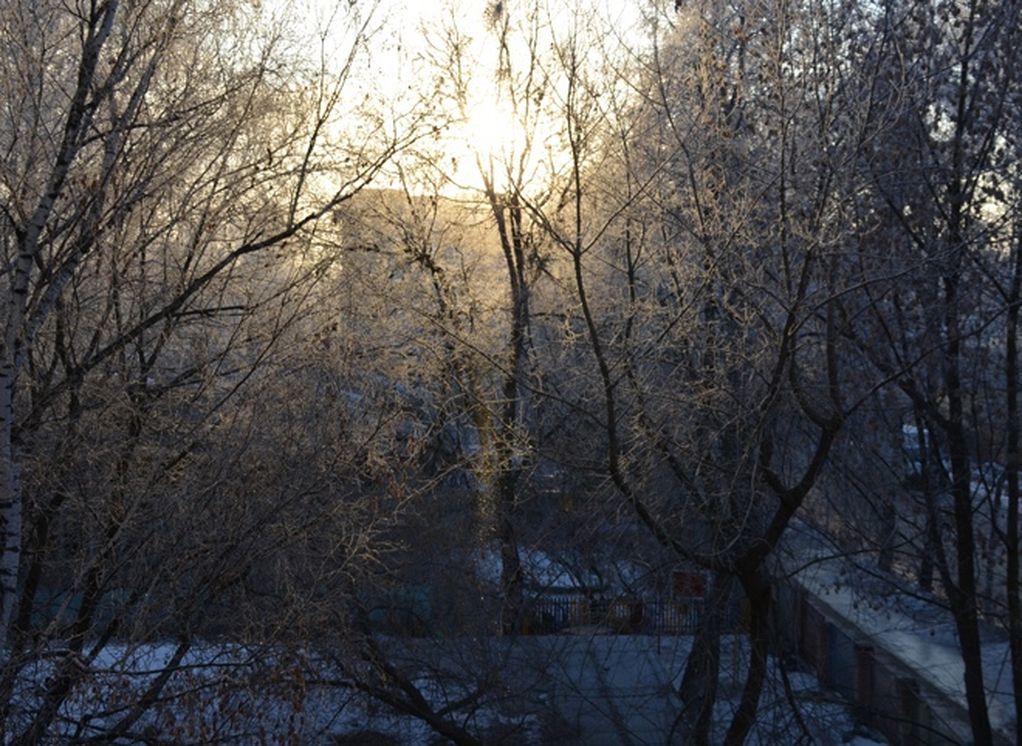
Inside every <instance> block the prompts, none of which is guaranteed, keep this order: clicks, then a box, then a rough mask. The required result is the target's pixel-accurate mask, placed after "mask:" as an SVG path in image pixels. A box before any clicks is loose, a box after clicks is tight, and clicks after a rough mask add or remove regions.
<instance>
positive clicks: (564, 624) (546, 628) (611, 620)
mask: <svg viewBox="0 0 1022 746" xmlns="http://www.w3.org/2000/svg"><path fill="white" fill-rule="evenodd" d="M701 615H702V601H701V600H700V599H685V600H675V599H668V600H664V599H652V600H646V599H639V598H620V599H614V600H603V599H588V598H581V597H579V598H576V597H552V598H538V599H533V600H531V601H530V602H529V604H528V608H527V614H526V619H525V623H524V625H523V630H522V631H523V632H524V633H525V634H532V635H552V634H558V633H561V632H565V631H569V630H572V629H573V628H574V629H579V628H587V627H592V628H602V629H603V630H604V631H611V632H616V633H619V634H663V635H689V634H694V633H695V631H696V629H697V627H698V626H699V619H700V617H701Z"/></svg>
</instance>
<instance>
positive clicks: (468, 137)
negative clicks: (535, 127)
mask: <svg viewBox="0 0 1022 746" xmlns="http://www.w3.org/2000/svg"><path fill="white" fill-rule="evenodd" d="M534 134H535V133H534V132H533V131H531V130H530V126H529V123H527V122H523V121H522V119H521V117H519V116H518V114H517V112H515V110H514V107H513V106H512V105H511V104H510V102H508V101H506V100H503V99H499V98H497V97H494V96H492V95H491V96H488V97H479V98H478V99H477V100H476V101H474V102H473V103H472V104H471V105H470V106H467V107H466V112H465V115H464V116H463V117H462V118H461V119H460V120H459V121H457V122H456V123H455V124H454V126H453V127H452V129H451V138H452V140H454V141H455V142H456V143H457V144H458V145H459V150H461V151H462V156H461V157H460V158H459V159H458V164H457V168H456V169H455V171H456V172H455V173H454V174H453V178H454V180H455V181H456V182H457V183H459V184H466V185H476V186H480V185H482V183H481V182H483V180H484V179H486V180H488V181H489V182H490V183H491V184H492V185H493V186H494V187H495V188H497V189H506V188H507V187H508V186H509V183H508V182H509V181H511V180H515V181H518V180H520V179H521V178H522V177H524V176H525V174H524V173H523V169H528V167H529V166H530V165H531V160H532V152H531V145H532V143H533V141H534V137H533V135H534Z"/></svg>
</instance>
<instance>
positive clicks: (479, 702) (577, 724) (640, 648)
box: [11, 635, 877, 746]
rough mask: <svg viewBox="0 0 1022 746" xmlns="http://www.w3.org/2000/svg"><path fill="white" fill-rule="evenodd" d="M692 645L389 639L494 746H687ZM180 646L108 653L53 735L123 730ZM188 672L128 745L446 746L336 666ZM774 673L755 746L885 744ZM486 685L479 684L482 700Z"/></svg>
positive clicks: (806, 684)
mask: <svg viewBox="0 0 1022 746" xmlns="http://www.w3.org/2000/svg"><path fill="white" fill-rule="evenodd" d="M691 644H692V639H691V638H690V637H684V636H670V637H653V636H639V635H636V636H622V635H589V636H583V635H561V636H545V637H519V638H495V639H492V640H483V641H480V640H460V641H459V640H447V641H442V640H381V645H383V646H384V647H386V648H387V653H388V656H389V657H390V659H391V660H392V661H393V662H395V663H396V664H397V665H399V666H400V667H401V668H402V670H405V671H409V672H411V678H412V681H414V683H415V685H416V687H417V688H418V689H419V691H420V692H421V693H422V695H423V696H424V698H425V700H426V701H428V702H429V703H430V705H431V706H432V707H433V708H434V709H436V710H437V711H442V712H444V713H445V716H446V717H448V718H449V719H450V720H451V721H452V722H454V723H455V724H457V725H458V726H459V727H464V728H466V729H467V730H470V731H471V732H473V733H475V734H477V735H480V736H481V737H482V738H483V740H484V741H485V742H487V743H508V744H546V743H558V744H586V745H587V746H588V745H593V746H599V745H600V744H608V745H610V744H615V745H616V744H636V745H638V744H667V743H680V742H681V738H680V735H679V733H678V716H679V713H680V711H681V704H682V703H681V702H680V701H679V699H678V697H677V695H676V691H677V685H678V682H679V680H680V676H681V673H682V671H683V668H684V664H685V660H686V658H687V656H688V653H689V650H690V647H691ZM744 646H745V640H744V639H743V638H740V637H725V638H724V639H723V641H722V653H723V661H722V667H721V677H720V700H719V702H718V705H717V710H716V720H717V722H718V731H719V733H718V735H723V729H724V728H725V726H726V724H727V722H728V721H729V720H730V716H731V714H732V713H733V712H734V709H735V708H736V707H737V702H738V699H739V697H740V694H741V684H742V677H743V663H742V661H743V660H744V654H745V647H744ZM174 650H175V646H174V645H171V644H163V645H146V646H143V647H139V648H135V649H133V650H129V649H127V648H122V647H120V646H110V647H109V648H108V649H107V650H106V651H104V653H103V654H102V655H100V656H99V657H97V658H96V659H95V660H94V661H93V662H92V664H91V665H90V670H91V672H92V675H91V676H89V677H88V681H89V683H88V685H86V686H83V687H81V688H79V689H78V690H77V691H76V692H75V693H74V695H73V696H72V697H71V698H70V699H69V700H68V702H67V704H66V705H65V706H64V707H63V708H62V709H61V711H60V714H59V717H58V719H57V723H56V728H57V730H58V731H59V733H57V734H55V735H58V736H59V737H60V738H64V739H72V740H83V739H87V738H89V737H93V736H100V735H101V734H102V733H104V732H105V731H107V730H108V729H109V728H111V727H113V726H115V725H116V724H117V723H119V722H123V721H124V719H125V716H128V715H130V714H131V712H132V710H131V705H132V703H133V702H134V701H136V700H137V698H138V695H139V694H140V692H142V691H143V690H144V689H145V688H146V686H147V685H148V684H149V683H150V682H152V681H153V680H154V678H155V677H156V676H157V675H158V674H159V672H160V671H161V670H162V669H163V668H164V667H166V665H167V664H168V662H171V660H172V658H173V656H174ZM181 662H182V664H183V668H182V670H181V671H180V672H179V673H177V674H175V676H174V678H173V679H172V681H171V682H170V683H169V684H168V686H167V688H166V691H165V692H164V693H163V695H162V696H161V697H160V698H159V699H158V700H157V701H156V702H155V703H154V704H153V706H152V707H151V708H149V709H148V710H147V711H146V712H145V713H144V714H142V715H141V716H140V717H138V718H137V720H134V721H132V722H131V723H130V724H129V726H128V727H126V728H125V730H124V733H123V738H122V741H123V742H133V741H135V740H137V739H140V738H141V739H156V740H171V741H174V742H209V741H212V740H237V741H239V742H253V743H256V742H267V743H274V742H283V741H285V740H288V739H295V740H297V741H298V742H301V743H312V744H315V743H332V744H344V743H347V744H374V743H375V744H409V745H417V744H433V743H439V742H443V739H438V738H437V736H436V734H435V732H434V731H433V730H432V729H431V728H430V727H429V726H428V725H426V724H425V723H424V722H423V721H422V720H420V719H416V718H414V717H411V716H409V715H405V714H400V713H397V712H395V711H393V710H392V709H390V708H388V707H386V706H384V705H383V704H381V703H380V702H379V701H377V700H375V699H373V698H371V697H368V696H367V695H365V694H364V693H362V692H360V691H357V690H356V689H354V688H353V687H351V686H350V683H351V682H350V681H348V680H347V679H346V677H345V676H344V675H343V674H342V673H340V670H341V669H340V668H339V667H338V665H337V662H328V661H326V660H325V659H323V658H315V659H314V658H313V657H312V656H311V655H283V654H281V655H276V654H271V653H268V651H266V650H257V649H249V648H244V647H241V646H222V647H219V648H215V647H212V646H204V647H201V646H200V647H196V648H194V649H191V650H189V652H188V653H187V655H185V657H184V658H183V659H182V661H181ZM51 672H52V667H51V666H42V665H41V666H38V667H36V668H35V669H30V670H28V671H26V677H25V679H24V682H25V685H24V686H23V687H22V688H21V690H20V691H19V694H18V700H19V702H20V703H21V704H22V706H23V707H26V708H27V709H23V710H22V712H21V714H22V715H23V716H24V715H26V714H28V713H29V712H30V710H31V709H32V703H33V702H34V701H37V700H35V697H34V696H33V691H32V690H33V682H34V683H40V682H41V681H42V680H44V679H45V677H46V676H47V675H48V674H50V673H51ZM770 673H771V675H770V677H769V680H768V684H767V687H766V690H765V691H764V695H763V699H762V708H761V712H760V716H759V719H758V722H757V724H756V727H755V730H754V732H753V734H752V738H751V739H750V744H752V745H753V746H768V745H770V746H773V745H774V744H780V743H798V742H809V741H810V740H811V741H812V742H815V743H817V744H821V745H822V746H838V744H845V743H850V744H856V746H867V745H868V744H875V743H877V742H876V741H872V740H869V739H865V736H864V734H862V733H861V732H859V731H857V730H856V726H855V723H854V721H853V719H852V718H851V716H850V714H849V712H848V711H847V710H846V709H845V707H844V706H843V705H842V704H840V703H839V702H838V701H837V700H835V699H834V698H833V697H831V696H829V695H828V694H827V693H826V692H824V691H822V690H821V689H820V687H819V685H818V682H817V681H816V679H815V678H814V677H813V676H811V675H809V674H806V673H800V672H790V673H789V686H790V690H788V689H786V688H785V686H784V683H783V679H782V677H781V672H780V669H779V668H778V667H777V665H776V662H774V665H772V666H771V672H770ZM473 676H475V678H474V679H473ZM480 682H482V683H483V684H484V688H483V689H478V690H477V689H476V687H478V686H479V684H480ZM789 691H790V694H789ZM477 692H481V693H480V694H479V696H478V697H473V696H472V695H473V694H476V693H477ZM458 702H462V704H460V705H458V704H456V703H458ZM464 702H468V704H464ZM793 702H794V703H796V704H797V706H798V710H799V716H798V717H796V715H795V713H794V711H793V708H792V703H793ZM13 724H14V723H11V725H13ZM864 739H865V740H864Z"/></svg>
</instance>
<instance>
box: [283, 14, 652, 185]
mask: <svg viewBox="0 0 1022 746" xmlns="http://www.w3.org/2000/svg"><path fill="white" fill-rule="evenodd" d="M279 1H281V2H282V1H283V0H279ZM345 1H346V0H340V2H345ZM356 1H357V2H358V5H355V6H354V7H355V8H356V9H357V10H358V11H359V12H362V13H368V12H369V10H370V9H371V8H373V7H375V10H374V11H373V13H372V21H371V22H370V23H369V30H370V32H373V36H372V42H371V44H370V49H369V51H370V55H368V56H365V57H363V60H364V61H365V63H366V64H368V65H369V68H368V69H367V68H364V67H360V68H359V69H358V72H357V76H358V77H359V78H361V80H359V81H358V85H359V87H360V88H362V89H364V90H365V91H366V93H368V94H369V95H370V96H372V97H373V98H374V99H376V100H378V101H379V102H380V103H382V104H385V105H386V106H387V107H389V108H391V109H392V110H393V112H394V113H398V112H402V111H404V112H407V111H409V110H411V109H412V108H413V107H415V106H421V105H422V103H423V102H422V97H423V96H427V97H428V100H427V105H428V106H430V107H432V109H433V111H436V112H439V113H446V114H447V115H448V116H450V117H451V118H452V119H455V120H456V121H455V122H454V123H453V124H452V125H451V127H450V128H449V129H448V130H447V131H446V133H445V135H444V136H443V139H442V140H441V141H440V142H439V143H437V144H436V147H437V148H438V150H439V151H441V152H442V157H443V161H442V163H441V162H439V160H440V159H439V158H438V159H437V161H438V163H437V165H438V166H441V167H442V168H443V170H444V171H445V172H446V174H447V176H449V177H450V178H451V179H452V180H453V181H454V182H455V183H456V184H457V185H460V186H463V187H467V188H476V189H477V188H479V187H481V186H482V179H481V176H480V165H481V166H482V167H483V168H485V169H489V168H491V167H492V174H493V177H494V181H495V183H496V184H497V185H498V187H499V186H500V185H501V184H502V183H504V182H505V180H506V164H508V163H512V162H514V163H516V164H517V166H518V167H519V168H518V170H519V171H520V173H517V174H516V177H517V178H518V179H519V180H520V181H522V180H524V181H528V180H530V179H536V178H542V174H543V173H544V172H548V171H549V169H550V168H551V166H550V162H551V159H556V158H557V157H558V156H557V153H556V152H555V151H556V150H557V149H558V146H557V145H556V144H555V143H554V142H553V141H554V139H555V134H556V129H557V126H558V124H559V123H558V122H555V121H554V120H553V119H552V118H551V117H550V116H546V117H544V115H543V114H542V113H537V110H536V107H535V106H533V107H532V110H531V111H530V112H529V113H528V116H527V117H526V116H524V115H523V108H522V107H521V105H520V104H519V106H518V107H517V110H516V106H515V104H514V103H512V100H511V98H510V96H509V95H508V93H507V90H508V89H507V85H506V82H505V84H501V83H499V82H498V80H497V70H498V68H499V66H500V64H501V59H500V45H499V43H498V36H499V35H498V32H497V30H496V28H495V23H494V8H496V7H499V9H500V10H499V21H498V23H499V22H503V21H507V22H508V23H509V24H510V26H511V28H512V33H511V35H510V36H509V39H510V43H509V45H508V50H509V61H510V67H511V69H512V70H513V71H516V72H518V73H523V72H524V71H525V70H527V69H528V65H529V62H530V58H531V56H532V55H531V54H530V52H529V49H528V46H527V44H526V42H525V40H524V36H523V34H522V33H521V32H522V29H523V28H526V29H527V28H528V27H529V25H530V23H529V12H530V10H531V9H533V8H534V7H536V6H538V8H539V10H538V14H537V15H536V16H535V17H536V19H537V20H536V23H535V26H536V27H537V28H538V32H537V37H536V38H537V42H536V50H537V54H538V55H539V56H540V57H545V56H548V55H550V54H552V45H553V43H554V42H555V41H558V40H561V41H563V39H564V38H565V37H566V35H567V34H569V33H570V32H571V30H572V28H573V26H574V25H575V24H574V14H573V12H572V11H573V9H574V7H575V6H574V2H575V0H504V1H503V2H496V3H495V2H492V1H491V0H439V1H437V2H423V1H422V0H379V2H378V3H373V2H371V0H370V1H362V0H356ZM305 2H306V3H308V4H307V5H306V9H307V10H306V11H304V12H303V11H302V10H295V6H294V5H293V4H289V6H288V7H289V8H290V10H291V12H293V13H297V14H298V20H299V23H301V24H302V25H304V24H305V23H308V24H309V26H310V28H311V29H315V28H317V27H323V26H324V25H326V24H327V23H328V22H329V21H330V20H331V17H332V16H333V15H334V14H335V13H337V14H338V16H337V17H336V18H334V23H333V26H332V31H331V33H330V36H329V37H328V40H327V42H326V44H324V45H323V47H322V49H324V50H327V51H328V55H329V50H330V49H331V48H333V49H337V50H338V51H339V52H341V51H342V50H347V49H349V48H350V46H351V38H352V37H351V34H350V31H349V30H347V28H346V27H347V26H348V25H349V24H347V23H346V22H345V21H344V15H345V14H346V13H347V11H346V10H341V11H339V12H338V11H337V7H338V6H337V5H336V4H335V0H305ZM643 6H644V3H643V2H642V0H603V2H602V3H601V2H599V1H597V2H592V1H590V2H588V3H585V4H582V5H581V6H580V7H582V8H584V10H585V12H587V13H592V12H593V11H594V9H595V11H596V12H597V13H599V14H600V16H602V18H603V19H606V20H604V21H601V22H600V23H599V32H598V33H599V34H600V35H601V36H602V38H601V39H599V41H600V42H601V43H606V42H607V38H606V37H607V36H608V34H607V30H608V29H612V30H613V31H614V32H616V33H619V34H620V35H621V37H620V39H619V40H618V41H621V40H623V39H627V37H628V36H631V38H632V39H634V40H635V42H634V43H636V44H637V43H640V42H639V41H638V40H639V38H640V35H639V32H638V31H637V30H636V29H637V27H638V26H639V24H640V22H641V9H642V7H643ZM303 13H304V14H303ZM592 34H593V32H592V31H588V30H585V29H582V30H581V31H580V36H583V37H585V36H586V35H592ZM309 35H310V37H312V39H310V42H311V43H310V47H309V52H310V54H312V55H319V54H320V45H319V44H318V43H317V42H315V41H314V40H315V33H310V34H309ZM625 43H628V42H625ZM455 44H456V45H457V46H458V49H459V50H460V62H461V67H460V71H459V70H457V69H452V66H451V65H450V64H448V63H449V59H450V49H451V47H452V46H453V45H455ZM343 61H344V55H343V53H339V54H337V55H336V58H335V59H333V60H332V64H333V66H335V67H336V68H338V69H339V68H340V66H341V65H342V63H343ZM545 64H546V65H547V66H548V67H549V66H550V62H549V59H548V60H547V62H546V63H545ZM554 72H556V71H554ZM459 84H460V85H459ZM550 88H551V89H552V90H550V91H548V93H550V94H552V96H553V97H556V95H557V91H556V86H551V87H550ZM456 90H460V92H461V94H462V95H461V97H460V99H461V100H460V101H459V100H458V97H456V96H455V95H454V93H455V91H456ZM551 102H552V101H551V99H550V98H548V99H547V100H546V102H545V104H543V105H544V106H549V105H550V103H551ZM523 118H525V119H527V122H525V123H524V126H523V121H522V120H523ZM530 137H531V146H529V147H527V142H529V138H530ZM527 149H528V151H529V152H530V157H529V158H528V159H527V160H526V161H524V162H522V161H520V157H521V155H522V153H523V152H525V151H526V150H527ZM561 157H563V156H561Z"/></svg>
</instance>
